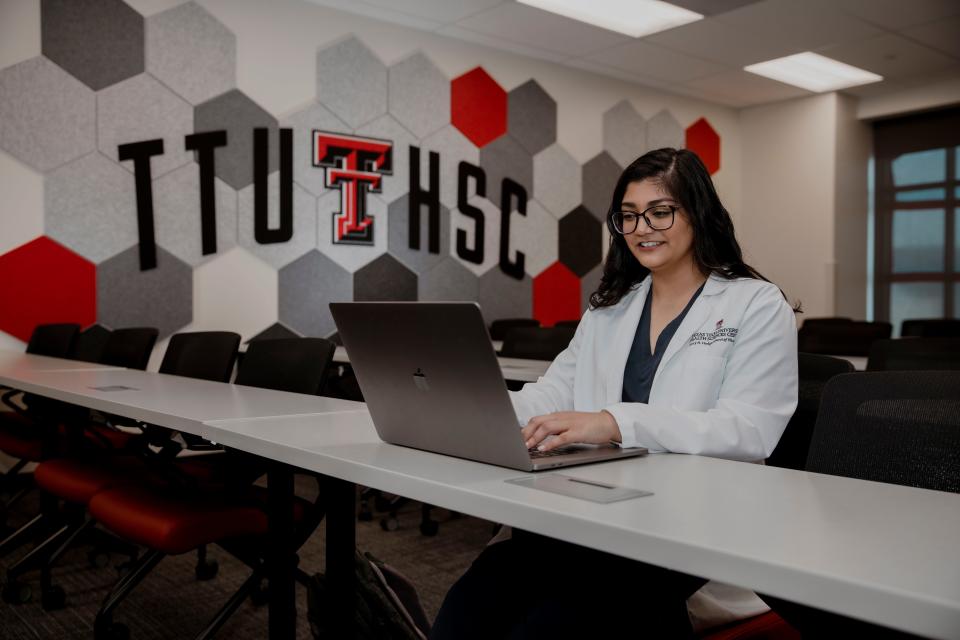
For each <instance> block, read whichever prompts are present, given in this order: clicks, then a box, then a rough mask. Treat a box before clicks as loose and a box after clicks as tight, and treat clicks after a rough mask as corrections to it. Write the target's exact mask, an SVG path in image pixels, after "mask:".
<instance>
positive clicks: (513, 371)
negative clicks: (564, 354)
mask: <svg viewBox="0 0 960 640" xmlns="http://www.w3.org/2000/svg"><path fill="white" fill-rule="evenodd" d="M333 361H334V362H337V363H340V364H350V355H349V354H348V353H347V350H346V349H345V348H344V347H337V349H336V351H334V352H333ZM497 361H498V362H499V363H500V370H501V371H502V372H503V377H504V379H505V380H515V381H517V382H536V381H537V380H539V379H540V377H541V376H542V375H543V374H544V373H546V372H547V369H548V368H549V367H550V361H549V360H528V359H526V358H502V357H497Z"/></svg>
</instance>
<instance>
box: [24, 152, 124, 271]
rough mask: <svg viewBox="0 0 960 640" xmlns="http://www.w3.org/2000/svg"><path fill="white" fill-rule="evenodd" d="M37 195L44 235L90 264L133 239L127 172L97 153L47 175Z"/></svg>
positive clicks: (122, 249) (100, 259)
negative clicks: (40, 200) (41, 198)
mask: <svg viewBox="0 0 960 640" xmlns="http://www.w3.org/2000/svg"><path fill="white" fill-rule="evenodd" d="M43 193H44V210H45V212H46V216H45V219H44V224H45V227H46V232H47V235H49V236H50V237H51V238H53V239H54V240H56V241H57V242H59V243H61V244H63V245H64V246H66V247H69V248H70V249H73V250H74V251H76V252H77V253H79V254H80V255H82V256H83V257H85V258H87V259H89V260H90V261H91V262H94V263H98V264H99V263H100V262H103V261H104V260H106V259H107V258H109V257H110V256H114V255H117V254H118V253H120V252H122V251H124V250H126V249H128V248H130V247H132V246H133V245H135V244H136V243H137V242H138V238H139V235H138V229H137V203H136V195H135V191H134V180H133V176H131V175H130V173H128V172H127V171H126V170H125V169H122V168H121V167H120V165H118V164H116V163H114V162H111V161H110V160H107V159H106V158H105V157H104V156H102V155H101V154H99V153H91V154H89V155H86V156H84V157H82V158H80V159H78V160H74V161H73V162H71V163H69V164H66V165H64V166H62V167H60V168H59V169H57V170H55V171H53V172H52V173H50V174H48V175H47V177H46V180H45V181H44V190H43Z"/></svg>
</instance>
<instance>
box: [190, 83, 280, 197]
mask: <svg viewBox="0 0 960 640" xmlns="http://www.w3.org/2000/svg"><path fill="white" fill-rule="evenodd" d="M277 126H278V125H277V119H276V118H274V117H273V116H272V115H270V114H269V113H267V112H266V111H264V110H263V108H262V107H261V106H260V105H258V104H257V103H256V102H254V101H253V100H251V99H250V98H248V97H247V95H246V94H245V93H243V92H242V91H239V90H237V89H233V90H231V91H228V92H227V93H224V94H222V95H219V96H217V97H216V98H212V99H210V100H208V101H207V102H204V103H202V104H200V105H198V106H197V107H196V108H195V109H194V112H193V128H194V131H196V132H198V133H199V132H205V131H220V130H226V132H227V146H225V147H219V148H218V149H217V150H216V151H215V152H214V158H215V160H216V175H217V177H218V178H220V179H221V180H223V181H224V182H226V183H227V184H228V185H230V186H231V187H233V188H234V189H236V190H238V191H239V190H240V189H243V188H244V187H246V186H247V185H249V184H252V183H253V130H254V129H255V128H256V127H265V128H266V129H267V130H268V131H269V140H268V144H267V149H268V153H269V155H268V158H269V160H268V163H267V166H268V170H269V171H276V170H277V159H278V158H279V157H280V154H279V151H278V149H279V147H280V138H279V136H278V135H277Z"/></svg>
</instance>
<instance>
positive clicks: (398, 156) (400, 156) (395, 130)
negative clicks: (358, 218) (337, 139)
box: [356, 116, 426, 202]
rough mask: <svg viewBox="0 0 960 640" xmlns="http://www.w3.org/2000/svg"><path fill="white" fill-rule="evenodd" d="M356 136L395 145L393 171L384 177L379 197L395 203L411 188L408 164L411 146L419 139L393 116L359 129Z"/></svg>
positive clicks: (422, 178)
mask: <svg viewBox="0 0 960 640" xmlns="http://www.w3.org/2000/svg"><path fill="white" fill-rule="evenodd" d="M356 135H358V136H362V137H365V138H376V139H377V140H389V141H391V142H392V143H393V150H392V153H393V169H392V171H391V173H390V174H389V175H384V176H383V179H382V180H381V181H380V182H381V186H380V191H379V192H378V195H379V196H380V198H382V199H383V200H384V201H385V202H393V201H394V200H396V199H397V198H399V197H400V196H402V195H403V194H405V193H406V192H407V191H408V190H409V188H410V163H409V162H408V159H409V154H410V145H416V144H417V139H416V138H414V137H413V135H412V134H411V133H410V132H409V131H407V130H406V129H405V128H404V127H403V125H401V124H400V123H399V122H397V121H396V119H394V118H393V117H392V116H383V117H382V118H377V119H376V120H374V121H373V122H371V123H369V124H367V125H365V126H363V127H360V128H359V129H357V131H356ZM421 154H422V152H421ZM420 181H421V184H422V183H424V182H425V181H426V176H424V175H423V173H422V172H421V175H420Z"/></svg>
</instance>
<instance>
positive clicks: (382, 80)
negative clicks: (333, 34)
mask: <svg viewBox="0 0 960 640" xmlns="http://www.w3.org/2000/svg"><path fill="white" fill-rule="evenodd" d="M317 98H318V99H319V100H320V102H322V103H323V104H325V105H326V106H327V107H329V108H330V110H331V111H332V112H333V113H334V114H336V115H337V116H338V117H339V118H340V119H341V120H343V121H344V122H346V123H347V124H348V125H350V126H351V127H353V128H357V127H359V126H361V125H363V124H366V123H367V122H370V121H372V120H374V119H375V118H378V117H379V116H382V115H383V114H385V113H386V112H387V67H386V65H384V64H383V62H381V61H380V58H378V57H377V56H376V54H375V53H373V51H371V50H370V49H368V48H367V46H366V45H364V44H363V43H362V42H360V41H359V40H357V39H356V38H354V37H350V38H347V39H345V40H341V41H340V42H337V43H336V44H333V45H330V46H328V47H325V48H323V49H321V50H320V51H318V52H317Z"/></svg>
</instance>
